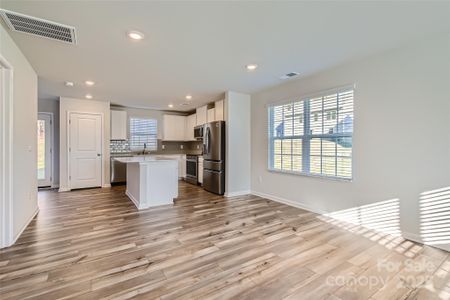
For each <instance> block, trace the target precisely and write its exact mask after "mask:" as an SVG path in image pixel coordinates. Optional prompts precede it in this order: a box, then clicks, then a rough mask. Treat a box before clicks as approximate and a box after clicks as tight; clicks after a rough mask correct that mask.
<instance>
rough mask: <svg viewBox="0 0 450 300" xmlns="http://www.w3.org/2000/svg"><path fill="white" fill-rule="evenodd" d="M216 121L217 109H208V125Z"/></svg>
mask: <svg viewBox="0 0 450 300" xmlns="http://www.w3.org/2000/svg"><path fill="white" fill-rule="evenodd" d="M215 120H216V116H215V109H214V108H210V109H208V123H209V122H214V121H215Z"/></svg>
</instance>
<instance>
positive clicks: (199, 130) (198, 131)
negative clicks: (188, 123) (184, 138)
mask: <svg viewBox="0 0 450 300" xmlns="http://www.w3.org/2000/svg"><path fill="white" fill-rule="evenodd" d="M194 138H196V139H197V140H201V139H203V125H200V126H195V127H194Z"/></svg>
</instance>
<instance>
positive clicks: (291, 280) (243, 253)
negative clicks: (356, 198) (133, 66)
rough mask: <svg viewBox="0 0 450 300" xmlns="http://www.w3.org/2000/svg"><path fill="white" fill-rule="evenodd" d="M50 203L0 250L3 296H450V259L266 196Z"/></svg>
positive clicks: (188, 189)
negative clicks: (162, 202) (148, 205)
mask: <svg viewBox="0 0 450 300" xmlns="http://www.w3.org/2000/svg"><path fill="white" fill-rule="evenodd" d="M39 207H40V212H39V214H38V216H37V217H36V218H35V219H34V220H33V221H32V223H31V224H30V225H29V226H28V227H27V229H26V230H25V232H24V233H23V234H22V236H21V237H20V238H19V240H18V241H17V243H16V244H15V245H14V246H12V247H10V248H7V249H4V250H1V251H0V298H1V299H2V300H4V299H28V298H32V299H46V300H48V299H130V298H133V299H164V300H166V299H219V298H220V299H450V275H449V274H450V258H449V253H448V252H445V251H440V250H437V249H434V248H431V247H426V246H425V247H424V246H422V245H419V244H415V243H412V242H410V241H406V240H403V239H401V238H394V237H392V236H387V235H380V234H377V233H374V232H371V231H368V230H366V229H364V228H360V227H355V226H349V225H348V224H339V223H337V222H334V221H333V222H329V220H327V219H324V218H323V217H320V216H318V215H316V214H313V213H310V212H307V211H304V210H301V209H298V208H293V207H289V206H286V205H283V204H280V203H276V202H273V201H269V200H266V199H263V198H260V197H256V196H251V195H249V196H243V197H235V198H228V199H226V198H223V197H220V196H216V195H213V194H210V193H208V192H205V191H203V190H202V189H200V188H198V187H195V186H192V185H188V184H186V183H183V182H181V183H180V197H179V199H177V201H176V203H175V205H168V206H161V207H158V208H152V209H148V210H144V211H137V210H136V209H135V207H134V206H133V204H132V203H131V201H129V200H128V199H127V197H126V196H125V194H124V187H123V186H121V187H113V188H107V189H92V190H81V191H75V192H70V193H57V192H55V191H44V192H40V193H39ZM425 264H426V267H424V266H425ZM411 265H413V266H415V267H416V268H411V267H410V266H411Z"/></svg>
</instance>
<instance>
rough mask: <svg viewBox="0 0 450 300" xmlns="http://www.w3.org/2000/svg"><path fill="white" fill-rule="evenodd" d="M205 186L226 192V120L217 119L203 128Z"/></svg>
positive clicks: (211, 189)
mask: <svg viewBox="0 0 450 300" xmlns="http://www.w3.org/2000/svg"><path fill="white" fill-rule="evenodd" d="M203 188H204V189H205V190H207V191H209V192H212V193H216V194H219V195H223V194H224V193H225V122H224V121H215V122H210V123H207V124H205V125H204V128H203Z"/></svg>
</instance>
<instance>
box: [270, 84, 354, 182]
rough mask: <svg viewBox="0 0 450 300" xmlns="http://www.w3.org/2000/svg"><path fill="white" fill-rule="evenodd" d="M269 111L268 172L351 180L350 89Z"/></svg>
mask: <svg viewBox="0 0 450 300" xmlns="http://www.w3.org/2000/svg"><path fill="white" fill-rule="evenodd" d="M268 110H269V111H268V113H269V169H270V170H273V171H281V172H289V173H299V174H305V175H318V176H326V177H336V178H343V179H352V138H353V89H352V88H348V89H342V90H339V91H336V92H329V93H323V94H321V95H320V96H315V97H308V98H305V99H301V100H297V101H293V102H291V103H285V104H280V105H272V106H270V107H269V108H268Z"/></svg>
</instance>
